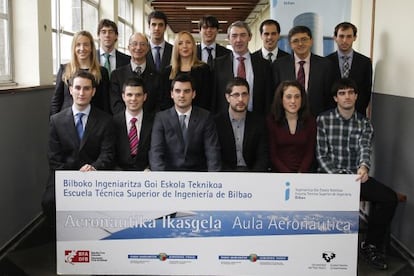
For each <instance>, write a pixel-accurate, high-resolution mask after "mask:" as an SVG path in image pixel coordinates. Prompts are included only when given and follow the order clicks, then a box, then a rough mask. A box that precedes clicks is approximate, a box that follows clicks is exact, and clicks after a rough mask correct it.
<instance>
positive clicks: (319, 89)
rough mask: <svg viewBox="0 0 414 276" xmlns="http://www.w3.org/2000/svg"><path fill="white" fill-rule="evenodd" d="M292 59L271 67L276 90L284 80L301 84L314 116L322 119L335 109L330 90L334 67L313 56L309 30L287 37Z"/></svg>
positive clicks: (295, 31)
mask: <svg viewBox="0 0 414 276" xmlns="http://www.w3.org/2000/svg"><path fill="white" fill-rule="evenodd" d="M288 39H289V44H290V47H291V48H292V50H293V55H289V56H285V57H282V58H280V59H277V60H276V61H275V62H274V63H273V64H272V72H273V81H274V85H275V88H277V87H278V86H279V84H280V83H281V82H282V81H285V80H295V79H296V80H298V81H299V83H300V84H301V85H302V86H303V87H305V90H306V93H307V95H308V99H309V106H310V110H311V113H312V114H313V115H314V116H317V115H319V114H320V113H322V112H323V111H325V110H328V109H330V108H332V107H333V106H334V103H333V100H332V97H331V96H330V90H331V87H332V74H331V71H332V67H331V63H330V62H329V60H327V59H325V58H323V57H321V56H318V55H315V54H313V53H311V48H312V43H313V41H312V33H311V30H310V29H309V28H308V27H306V26H295V27H293V28H292V29H291V30H290V31H289V34H288Z"/></svg>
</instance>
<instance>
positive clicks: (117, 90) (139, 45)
mask: <svg viewBox="0 0 414 276" xmlns="http://www.w3.org/2000/svg"><path fill="white" fill-rule="evenodd" d="M128 50H129V52H130V53H131V61H130V63H128V64H127V65H125V66H122V67H120V68H118V69H116V70H115V71H113V72H112V75H111V94H110V102H111V111H112V113H113V114H117V113H119V112H121V111H124V110H125V102H124V101H123V99H122V88H123V86H124V83H125V81H126V80H127V79H129V78H132V77H138V78H141V79H143V81H144V83H145V87H146V89H147V96H146V98H147V99H146V101H145V103H144V109H145V111H147V112H155V111H157V110H158V109H159V106H160V101H161V96H160V94H159V93H160V88H159V87H160V80H159V78H160V76H159V74H158V73H157V72H156V71H155V69H154V68H152V67H151V66H148V62H147V58H146V56H147V53H148V52H149V43H148V39H147V37H146V36H145V35H144V34H142V33H135V34H132V35H131V37H130V38H129V44H128Z"/></svg>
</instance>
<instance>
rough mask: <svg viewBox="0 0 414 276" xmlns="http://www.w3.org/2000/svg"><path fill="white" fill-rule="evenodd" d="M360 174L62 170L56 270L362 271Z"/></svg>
mask: <svg viewBox="0 0 414 276" xmlns="http://www.w3.org/2000/svg"><path fill="white" fill-rule="evenodd" d="M355 179H356V175H327V174H323V175H322V174H271V173H199V172H198V173H191V172H113V171H111V172H109V171H106V172H103V171H100V172H88V173H81V172H77V171H59V172H57V173H56V228H57V270H58V273H59V274H135V275H356V271H357V248H358V246H357V243H358V222H359V211H358V210H359V185H360V184H359V182H357V181H355Z"/></svg>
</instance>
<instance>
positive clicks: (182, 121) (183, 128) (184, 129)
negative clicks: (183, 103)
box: [179, 114, 187, 143]
mask: <svg viewBox="0 0 414 276" xmlns="http://www.w3.org/2000/svg"><path fill="white" fill-rule="evenodd" d="M185 117H186V115H185V114H183V115H180V116H179V119H180V127H181V132H182V133H183V138H184V143H187V125H186V124H185Z"/></svg>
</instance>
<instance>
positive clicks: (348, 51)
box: [327, 22, 372, 115]
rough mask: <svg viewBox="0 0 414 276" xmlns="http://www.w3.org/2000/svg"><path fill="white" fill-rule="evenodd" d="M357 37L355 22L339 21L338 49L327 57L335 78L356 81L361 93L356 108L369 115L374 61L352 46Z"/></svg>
mask: <svg viewBox="0 0 414 276" xmlns="http://www.w3.org/2000/svg"><path fill="white" fill-rule="evenodd" d="M356 37H357V28H356V26H355V25H354V24H352V23H349V22H342V23H339V24H338V25H337V26H336V27H335V31H334V39H335V42H336V44H337V46H338V51H336V52H334V53H332V54H330V55H328V56H327V58H328V59H329V60H330V61H331V63H332V65H333V69H332V70H333V78H334V80H339V79H341V78H351V79H353V80H354V81H355V82H356V84H357V86H358V90H359V93H358V99H357V101H356V105H355V108H356V110H357V111H358V112H359V113H361V114H363V115H367V108H368V105H369V103H370V100H371V91H372V63H371V60H370V59H369V58H368V57H366V56H364V55H362V54H360V53H358V52H356V51H355V50H354V49H353V48H352V44H353V43H354V41H355V40H356Z"/></svg>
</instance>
